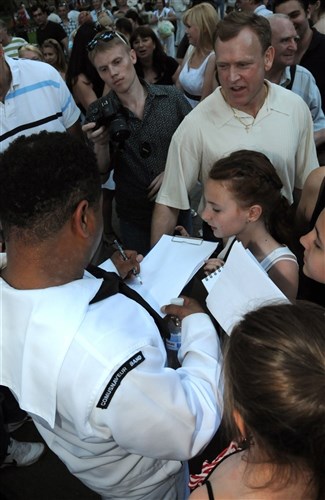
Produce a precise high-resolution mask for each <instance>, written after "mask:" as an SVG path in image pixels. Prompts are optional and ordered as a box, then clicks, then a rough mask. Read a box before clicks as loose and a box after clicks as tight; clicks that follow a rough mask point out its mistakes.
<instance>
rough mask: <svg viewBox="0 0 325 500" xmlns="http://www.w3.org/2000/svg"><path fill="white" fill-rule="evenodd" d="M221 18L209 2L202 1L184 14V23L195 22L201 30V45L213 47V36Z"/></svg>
mask: <svg viewBox="0 0 325 500" xmlns="http://www.w3.org/2000/svg"><path fill="white" fill-rule="evenodd" d="M219 21H220V18H219V16H218V14H217V11H216V9H215V8H214V7H212V5H211V4H209V3H206V2H204V3H200V4H199V5H195V6H194V7H192V8H191V9H189V10H187V11H186V12H185V14H184V15H183V23H184V24H187V23H190V24H193V25H195V26H197V27H198V28H199V30H200V36H199V46H200V47H201V48H203V49H207V50H212V49H213V37H214V32H215V30H216V27H217V24H218V22H219Z"/></svg>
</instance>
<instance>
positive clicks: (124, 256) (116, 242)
mask: <svg viewBox="0 0 325 500" xmlns="http://www.w3.org/2000/svg"><path fill="white" fill-rule="evenodd" d="M114 246H115V247H116V249H117V250H118V252H119V253H120V256H121V257H122V259H123V260H129V259H128V257H127V255H126V253H125V252H124V250H123V248H122V246H121V245H120V243H119V242H118V241H117V240H114ZM132 274H133V275H134V276H135V277H136V278H137V279H138V280H139V282H140V285H142V279H141V276H140V273H138V272H137V270H136V269H135V268H133V269H132Z"/></svg>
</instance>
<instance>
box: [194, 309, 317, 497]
mask: <svg viewBox="0 0 325 500" xmlns="http://www.w3.org/2000/svg"><path fill="white" fill-rule="evenodd" d="M324 314H325V310H324V309H323V308H322V307H320V306H318V305H316V304H311V303H308V302H300V303H299V302H298V303H297V304H288V303H286V304H278V305H268V306H265V307H262V308H260V309H258V310H255V311H252V312H250V313H248V314H246V315H245V317H244V318H243V320H242V321H240V323H239V324H238V325H237V326H235V328H234V329H233V331H232V333H231V336H230V339H229V340H228V342H227V346H226V352H225V359H224V366H225V367H224V378H225V396H224V400H225V420H226V422H227V423H228V428H229V431H230V435H231V438H235V439H236V442H238V443H239V448H238V449H237V451H236V450H235V448H236V446H235V443H233V444H232V448H233V449H234V451H233V452H232V453H230V454H228V455H226V453H227V452H226V453H224V454H223V459H221V460H220V459H218V458H217V459H215V460H214V461H213V463H210V464H208V463H206V464H205V467H204V472H203V471H202V472H203V474H202V477H201V482H202V481H203V482H204V484H203V485H202V486H201V487H199V488H197V489H196V490H195V491H194V492H193V493H192V495H191V496H190V499H191V500H192V499H193V500H195V499H198V500H208V499H209V500H212V499H213V498H234V499H235V498H236V499H242V498H249V499H252V500H253V499H256V500H257V499H258V500H259V499H263V500H284V499H295V500H306V499H308V500H323V499H324V498H325V482H324V477H325V461H324V457H325V425H324V419H325V404H324V393H325V335H324ZM204 476H205V477H204ZM214 495H215V497H214Z"/></svg>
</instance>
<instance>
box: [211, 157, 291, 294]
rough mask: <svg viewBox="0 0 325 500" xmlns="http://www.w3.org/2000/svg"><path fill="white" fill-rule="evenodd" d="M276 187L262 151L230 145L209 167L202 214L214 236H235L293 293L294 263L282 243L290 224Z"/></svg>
mask: <svg viewBox="0 0 325 500" xmlns="http://www.w3.org/2000/svg"><path fill="white" fill-rule="evenodd" d="M281 189H282V182H281V180H280V178H279V176H278V174H277V173H276V170H275V168H274V166H273V165H272V163H271V162H270V161H269V159H268V158H267V157H266V156H265V155H264V154H263V153H259V152H256V151H248V150H240V151H235V152H234V153H231V154H230V155H229V156H228V157H226V158H221V159H220V160H218V161H217V162H216V163H215V164H214V165H213V167H212V169H211V171H210V173H209V178H208V180H207V182H206V184H205V187H204V193H205V200H206V206H205V208H204V211H203V213H202V219H203V220H205V221H206V222H207V223H208V224H209V225H210V226H211V229H212V230H213V234H214V236H216V237H217V238H229V237H230V236H236V238H237V240H239V241H241V242H242V244H243V245H244V247H245V248H248V249H249V250H250V251H251V252H252V254H253V255H254V256H255V257H256V259H257V260H258V261H259V262H260V264H261V265H262V267H263V268H264V269H265V271H266V272H267V273H268V275H269V277H270V278H271V279H272V281H274V283H275V284H276V285H277V286H278V288H280V290H282V292H283V293H284V294H285V295H286V296H287V297H288V298H289V299H295V297H296V295H297V290H298V264H297V259H296V257H295V255H294V254H293V253H292V252H291V250H289V248H288V247H287V246H286V244H287V243H288V242H289V241H290V240H291V238H290V233H291V229H292V227H293V224H292V221H291V218H290V216H289V214H290V210H289V209H290V207H289V204H288V201H287V199H286V198H285V197H284V196H283V195H282V194H281ZM221 264H222V261H220V260H219V259H210V260H209V261H208V263H207V265H206V270H210V271H212V270H214V269H215V268H216V267H219V266H220V265H221Z"/></svg>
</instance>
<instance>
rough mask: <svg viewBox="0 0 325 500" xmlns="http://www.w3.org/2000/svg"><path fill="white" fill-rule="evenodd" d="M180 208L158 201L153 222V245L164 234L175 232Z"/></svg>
mask: <svg viewBox="0 0 325 500" xmlns="http://www.w3.org/2000/svg"><path fill="white" fill-rule="evenodd" d="M178 213H179V210H178V208H172V207H168V206H167V205H161V204H160V203H156V205H155V209H154V212H153V215H152V223H151V245H152V246H154V245H155V244H156V243H157V241H158V240H159V239H160V238H161V236H162V235H163V234H173V232H174V229H175V226H176V224H177V217H178Z"/></svg>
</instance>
